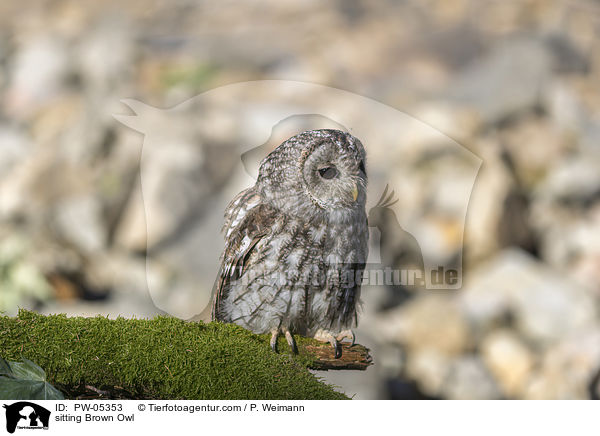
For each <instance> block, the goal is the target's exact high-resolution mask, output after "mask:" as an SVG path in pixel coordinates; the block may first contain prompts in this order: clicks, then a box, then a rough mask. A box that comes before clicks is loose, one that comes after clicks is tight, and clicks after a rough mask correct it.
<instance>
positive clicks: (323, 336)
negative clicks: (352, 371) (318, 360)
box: [314, 329, 342, 359]
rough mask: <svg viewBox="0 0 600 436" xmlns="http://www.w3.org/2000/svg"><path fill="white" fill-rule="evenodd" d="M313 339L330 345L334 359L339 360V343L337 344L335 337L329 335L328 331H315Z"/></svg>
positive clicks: (340, 350) (340, 355) (340, 347)
mask: <svg viewBox="0 0 600 436" xmlns="http://www.w3.org/2000/svg"><path fill="white" fill-rule="evenodd" d="M314 338H315V339H316V340H317V341H321V342H329V343H330V344H331V346H332V347H333V350H334V353H335V358H336V359H339V358H340V357H342V346H341V345H340V343H339V342H338V340H337V339H336V337H335V336H334V335H333V333H331V332H330V331H329V330H324V329H319V330H317V332H316V333H315V336H314Z"/></svg>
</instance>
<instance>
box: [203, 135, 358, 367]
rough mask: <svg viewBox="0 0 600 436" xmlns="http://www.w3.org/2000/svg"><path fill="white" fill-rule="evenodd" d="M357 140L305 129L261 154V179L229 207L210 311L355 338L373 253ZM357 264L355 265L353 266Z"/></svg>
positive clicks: (288, 330) (262, 327)
mask: <svg viewBox="0 0 600 436" xmlns="http://www.w3.org/2000/svg"><path fill="white" fill-rule="evenodd" d="M366 185H367V175H366V171H365V150H364V148H363V146H362V144H361V142H360V141H359V140H358V139H356V138H355V137H353V136H352V135H350V134H348V133H344V132H341V131H339V130H312V131H307V132H303V133H300V134H299V135H296V136H294V137H292V138H290V139H288V140H287V141H285V142H283V143H282V144H281V145H280V146H279V147H277V148H276V149H275V150H273V151H272V152H271V153H270V154H269V155H268V156H267V157H266V158H265V159H264V160H263V161H262V162H261V165H260V169H259V175H258V179H257V181H256V184H255V185H254V186H252V187H251V188H248V189H246V190H244V191H242V192H240V193H239V194H238V195H237V196H236V197H235V198H234V199H233V201H232V202H231V203H230V204H229V206H228V207H227V210H226V212H225V225H224V227H223V231H224V233H225V239H226V244H225V250H224V252H223V255H222V256H221V267H220V271H219V276H218V277H217V283H216V289H215V293H214V298H213V306H212V318H213V319H215V320H220V321H224V322H233V323H236V324H239V325H241V326H243V327H245V328H247V329H249V330H251V331H253V332H255V333H267V332H270V333H272V337H271V346H272V347H273V349H274V350H276V344H277V337H278V336H279V334H280V333H283V334H285V336H286V339H287V341H288V343H289V344H290V347H291V348H292V350H294V352H296V351H297V350H296V343H295V341H294V337H293V334H301V335H305V336H314V337H315V338H317V339H319V340H322V341H329V342H330V343H331V344H332V345H333V347H334V349H335V356H336V358H337V357H340V356H341V346H340V344H339V341H341V340H343V339H344V338H349V339H351V341H352V342H354V333H353V332H352V331H351V330H350V328H351V327H352V326H353V324H356V322H357V315H356V310H357V305H358V302H359V297H360V280H356V278H357V276H358V278H360V273H362V271H363V269H364V265H365V262H366V259H367V250H368V247H367V243H368V227H367V217H366V213H365V202H366ZM357 273H358V274H357Z"/></svg>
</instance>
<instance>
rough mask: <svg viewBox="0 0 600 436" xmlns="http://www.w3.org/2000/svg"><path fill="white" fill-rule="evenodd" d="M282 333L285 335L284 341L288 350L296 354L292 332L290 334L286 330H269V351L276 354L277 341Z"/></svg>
mask: <svg viewBox="0 0 600 436" xmlns="http://www.w3.org/2000/svg"><path fill="white" fill-rule="evenodd" d="M282 332H283V333H285V339H286V341H287V343H288V345H289V346H290V348H291V349H292V353H294V354H298V346H297V345H296V340H295V339H294V335H292V332H290V330H289V329H288V328H281V329H273V330H271V349H272V350H273V351H274V352H276V353H277V352H278V351H277V339H278V338H279V334H280V333H282Z"/></svg>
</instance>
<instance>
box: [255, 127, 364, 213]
mask: <svg viewBox="0 0 600 436" xmlns="http://www.w3.org/2000/svg"><path fill="white" fill-rule="evenodd" d="M365 159H366V154H365V150H364V148H363V145H362V144H361V142H360V141H359V140H358V139H357V138H355V137H354V136H352V135H350V134H349V133H345V132H342V131H340V130H330V129H324V130H310V131H307V132H303V133H300V134H299V135H296V136H293V137H291V138H290V139H288V140H287V141H285V142H283V143H282V144H281V145H280V146H279V147H277V148H276V149H275V150H273V151H272V152H271V153H270V154H269V155H268V156H267V157H266V158H265V159H264V160H263V161H262V163H261V166H260V170H259V176H258V181H257V186H258V188H259V191H260V192H261V193H262V195H263V198H265V200H267V201H270V202H271V203H272V204H273V205H274V206H275V207H277V208H280V209H283V210H286V211H287V212H290V213H293V212H294V211H298V212H300V213H303V214H307V215H313V216H314V215H315V214H319V213H321V214H323V213H331V212H344V211H354V210H362V211H364V207H365V203H366V186H367V174H366V166H365V165H366V162H365Z"/></svg>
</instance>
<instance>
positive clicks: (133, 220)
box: [114, 80, 482, 318]
mask: <svg viewBox="0 0 600 436" xmlns="http://www.w3.org/2000/svg"><path fill="white" fill-rule="evenodd" d="M122 102H123V103H124V104H125V105H126V106H127V107H128V108H129V109H130V110H131V112H132V113H130V114H126V115H114V117H115V118H116V119H117V120H118V121H120V122H121V123H123V124H125V125H126V126H128V127H130V128H132V129H133V130H135V131H137V132H140V133H142V134H143V138H139V137H138V143H139V142H143V146H142V149H141V159H140V168H139V169H140V181H139V183H138V184H137V185H136V186H135V187H134V189H133V191H132V194H131V195H132V198H134V199H137V200H135V201H130V202H129V206H128V208H127V210H126V211H125V214H124V222H125V224H124V225H123V226H121V228H120V229H118V230H117V232H121V237H119V238H118V239H119V240H120V241H122V244H124V245H125V248H128V249H131V250H134V251H137V252H140V253H144V254H145V255H146V256H147V257H146V260H147V278H148V280H147V281H148V289H149V292H150V295H151V297H152V298H153V301H154V303H155V305H156V306H157V307H158V308H160V309H162V310H164V311H166V312H168V313H170V314H172V315H175V316H178V317H181V318H189V317H190V316H192V315H194V314H197V313H199V312H200V311H202V309H203V308H205V307H206V306H207V305H208V303H209V300H210V292H206V293H204V294H203V293H202V292H199V291H198V290H199V289H204V290H210V289H212V287H213V285H214V283H213V281H214V277H215V275H216V273H217V270H218V268H219V254H220V253H221V250H222V249H223V246H224V239H223V235H222V234H220V233H219V230H220V228H221V226H222V225H223V213H224V211H225V210H226V208H227V206H228V204H229V202H230V201H231V199H232V198H233V197H234V196H235V195H236V194H237V193H238V192H240V191H242V190H243V189H245V188H247V187H249V186H252V185H254V184H255V183H256V180H257V178H258V176H259V167H260V164H261V162H262V161H263V159H264V158H265V157H266V156H268V155H269V153H270V152H271V151H272V150H274V149H275V148H276V147H277V146H278V145H279V144H281V143H282V142H284V141H285V140H287V139H289V138H291V137H293V136H294V135H297V134H299V133H301V132H304V131H308V130H315V129H336V130H340V131H344V132H349V133H351V134H352V135H353V136H354V137H356V138H358V139H359V140H360V141H361V142H362V144H363V145H364V148H365V150H366V156H367V157H366V160H365V162H364V165H365V172H366V174H367V175H368V185H367V188H366V189H367V191H366V214H367V218H368V225H369V227H368V229H369V250H368V252H369V255H368V259H367V265H366V267H365V274H364V277H363V278H362V280H363V283H365V284H367V285H373V286H377V285H385V286H390V284H391V285H392V286H397V287H398V288H401V287H405V286H416V287H420V288H425V289H458V288H460V287H461V286H462V249H463V246H462V243H463V234H464V229H465V223H466V218H467V210H468V205H469V199H470V196H471V192H472V190H473V187H474V184H475V180H476V177H477V173H478V171H479V168H480V166H481V163H482V160H481V159H480V158H479V157H477V156H475V155H474V154H472V153H471V152H470V151H469V150H467V149H466V148H464V147H463V146H461V145H460V144H458V143H457V142H456V141H454V140H452V139H451V138H449V137H447V136H446V135H444V134H443V133H441V132H439V131H437V130H435V129H434V128H432V127H431V126H429V125H427V124H425V123H423V122H421V121H419V120H418V119H415V118H413V117H411V116H409V115H407V114H405V113H403V112H401V111H399V110H397V109H395V108H392V107H389V106H386V105H384V104H382V103H379V102H376V101H374V100H371V99H369V98H366V97H362V96H359V95H356V94H353V93H350V92H347V91H343V90H339V89H335V88H330V87H326V86H321V85H316V84H310V83H303V82H293V81H272V80H264V81H253V82H241V83H236V84H232V85H227V86H224V87H220V88H216V89H213V90H210V91H207V92H205V93H203V94H200V95H198V96H195V97H192V98H190V99H189V100H186V101H184V102H182V103H181V104H179V105H177V106H175V107H172V108H169V109H158V108H154V107H151V106H148V105H146V104H144V103H141V102H139V101H136V100H131V99H128V100H123V101H122ZM132 143H135V141H132ZM323 170H324V171H325V170H327V169H326V168H323ZM331 171H333V170H331ZM331 174H333V172H332V173H331ZM327 175H329V173H327ZM348 192H349V193H350V194H351V193H352V190H349V191H348ZM350 194H348V197H347V198H346V200H345V201H349V200H352V198H351V197H352V196H351V195H350ZM348 199H349V200H348ZM165 266H168V268H166V267H165ZM169 268H170V272H168V273H166V272H165V270H166V269H169ZM170 274H176V275H177V276H178V277H183V279H181V280H180V281H179V283H182V286H183V287H187V288H189V289H194V290H195V291H194V292H195V293H194V295H193V298H192V297H190V299H189V301H190V302H191V301H193V303H189V302H188V303H182V302H180V303H178V304H173V298H171V296H170V293H169V292H171V291H169V289H170V287H171V286H172V282H171V281H170V279H169V275H170ZM390 281H391V282H390ZM181 298H182V301H184V300H185V298H184V297H181Z"/></svg>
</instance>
